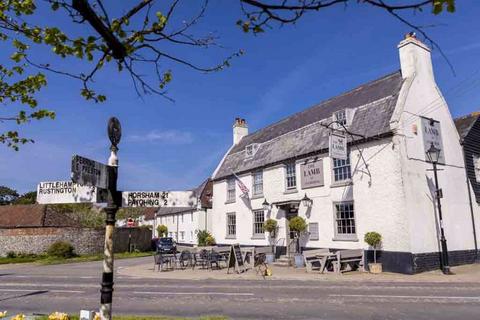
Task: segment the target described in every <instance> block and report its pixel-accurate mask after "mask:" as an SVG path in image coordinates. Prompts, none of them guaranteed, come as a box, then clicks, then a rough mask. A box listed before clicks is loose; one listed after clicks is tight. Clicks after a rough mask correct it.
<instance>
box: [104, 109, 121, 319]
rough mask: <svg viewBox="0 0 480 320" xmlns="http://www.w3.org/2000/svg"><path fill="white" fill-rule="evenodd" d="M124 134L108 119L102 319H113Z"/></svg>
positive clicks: (118, 122) (113, 118) (115, 119)
mask: <svg viewBox="0 0 480 320" xmlns="http://www.w3.org/2000/svg"><path fill="white" fill-rule="evenodd" d="M121 136H122V127H121V126H120V121H118V119H117V118H115V117H112V118H110V120H109V121H108V138H109V139H110V142H111V143H112V145H111V146H110V157H109V158H108V202H107V207H106V208H105V213H106V216H107V217H106V220H105V224H106V226H105V247H104V260H103V274H102V288H101V289H100V292H101V296H100V304H101V306H100V317H101V319H102V320H111V319H112V298H113V232H114V230H115V214H116V213H117V211H118V208H119V197H118V195H117V178H118V156H117V152H118V147H117V145H118V143H119V142H120V138H121Z"/></svg>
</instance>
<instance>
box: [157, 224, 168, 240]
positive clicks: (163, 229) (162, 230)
mask: <svg viewBox="0 0 480 320" xmlns="http://www.w3.org/2000/svg"><path fill="white" fill-rule="evenodd" d="M157 234H158V237H159V238H161V237H166V236H167V234H168V227H167V226H166V225H163V224H161V225H159V226H158V227H157Z"/></svg>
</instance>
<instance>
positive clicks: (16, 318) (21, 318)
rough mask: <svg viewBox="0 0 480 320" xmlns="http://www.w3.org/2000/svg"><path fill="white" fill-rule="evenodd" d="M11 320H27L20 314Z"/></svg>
mask: <svg viewBox="0 0 480 320" xmlns="http://www.w3.org/2000/svg"><path fill="white" fill-rule="evenodd" d="M11 320H25V315H24V314H21V313H19V314H17V315H16V316H15V317H13V318H12V319H11Z"/></svg>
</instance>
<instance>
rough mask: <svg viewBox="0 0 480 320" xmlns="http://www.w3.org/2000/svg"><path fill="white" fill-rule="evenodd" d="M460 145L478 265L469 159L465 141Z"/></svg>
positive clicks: (461, 141) (476, 257) (476, 256)
mask: <svg viewBox="0 0 480 320" xmlns="http://www.w3.org/2000/svg"><path fill="white" fill-rule="evenodd" d="M460 145H461V146H462V153H463V162H464V165H465V177H466V182H467V190H468V203H469V204H470V216H471V217H472V227H473V242H474V244H475V260H474V263H476V262H479V259H478V242H477V230H476V228H475V215H474V214H473V203H472V194H471V189H470V179H469V178H468V171H467V159H466V156H465V150H464V149H463V146H464V141H463V139H461V140H460Z"/></svg>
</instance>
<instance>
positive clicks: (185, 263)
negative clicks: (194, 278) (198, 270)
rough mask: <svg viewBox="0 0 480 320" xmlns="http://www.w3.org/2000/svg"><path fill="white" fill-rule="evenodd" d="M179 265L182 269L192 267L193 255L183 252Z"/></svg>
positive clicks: (186, 251)
mask: <svg viewBox="0 0 480 320" xmlns="http://www.w3.org/2000/svg"><path fill="white" fill-rule="evenodd" d="M179 264H180V267H181V268H182V269H185V268H186V267H190V266H191V265H192V254H191V253H190V251H188V250H183V251H182V253H181V254H180V258H179Z"/></svg>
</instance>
